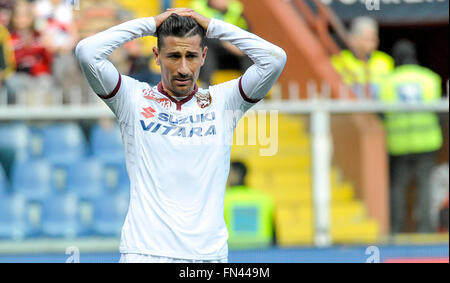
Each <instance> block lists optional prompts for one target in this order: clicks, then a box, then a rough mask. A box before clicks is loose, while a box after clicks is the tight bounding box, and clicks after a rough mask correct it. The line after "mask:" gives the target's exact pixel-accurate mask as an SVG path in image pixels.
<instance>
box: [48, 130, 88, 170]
mask: <svg viewBox="0 0 450 283" xmlns="http://www.w3.org/2000/svg"><path fill="white" fill-rule="evenodd" d="M42 142H43V144H42V149H43V150H42V153H43V156H44V158H46V159H48V160H49V161H50V162H51V163H52V164H53V165H55V166H57V167H59V166H61V167H67V166H68V165H70V164H71V163H73V162H75V161H77V160H80V159H81V158H83V157H84V156H85V154H86V139H85V137H84V134H83V132H82V130H81V128H80V126H79V125H77V124H76V123H61V124H53V125H50V126H46V127H44V128H43V129H42Z"/></svg>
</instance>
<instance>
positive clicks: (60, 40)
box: [0, 0, 251, 106]
mask: <svg viewBox="0 0 450 283" xmlns="http://www.w3.org/2000/svg"><path fill="white" fill-rule="evenodd" d="M119 2H120V1H115V0H101V1H100V0H84V1H82V2H81V1H71V0H0V90H1V92H0V104H20V105H28V106H30V105H42V104H45V105H50V104H69V103H70V104H80V103H89V102H92V101H93V100H95V99H96V97H95V95H92V93H91V89H90V88H89V87H88V85H87V82H86V80H85V79H84V78H83V76H82V74H81V70H80V68H79V66H78V63H77V62H76V60H75V56H74V49H75V46H76V44H77V42H78V41H79V40H80V39H82V38H84V37H87V36H89V35H92V34H94V33H97V32H100V31H102V30H105V29H107V28H109V27H111V26H113V25H117V24H119V23H121V22H124V21H126V20H131V19H133V18H135V17H136V16H135V15H133V14H132V13H131V12H129V11H128V10H125V9H123V7H122V6H121V5H120V4H119ZM166 2H167V3H166ZM164 4H165V5H166V6H167V5H170V4H171V3H170V1H164ZM76 5H81V6H78V7H75V6H76ZM80 7H81V8H80ZM191 7H192V8H194V9H196V10H197V11H198V12H200V13H203V14H205V15H207V16H209V17H215V18H220V19H223V20H226V21H228V22H231V23H233V24H235V25H238V26H240V27H242V28H247V22H246V20H245V19H244V17H243V15H242V14H243V5H242V4H241V3H240V1H237V0H212V1H206V0H195V1H192V2H191ZM144 45H145V44H144V43H143V40H135V41H132V42H129V43H127V44H125V45H124V46H123V48H120V49H118V50H116V51H115V52H114V53H113V54H112V55H111V56H110V58H109V59H110V60H111V61H112V62H113V63H114V65H115V66H116V67H117V68H118V69H119V71H120V72H121V73H122V74H127V75H130V76H131V77H134V78H136V79H138V80H140V81H144V82H148V83H150V84H151V85H154V84H157V83H158V82H159V80H160V75H159V69H158V68H157V67H154V68H152V53H151V49H148V48H146V47H145V46H144ZM208 45H209V46H210V48H209V56H208V59H207V62H206V64H205V67H204V68H203V69H202V73H201V76H200V80H201V82H203V83H204V84H205V85H209V84H210V81H211V74H213V72H214V70H216V69H218V68H230V67H231V68H235V69H238V70H241V71H245V69H246V68H247V67H249V66H250V64H251V62H250V60H249V59H248V57H247V56H245V55H244V54H243V53H242V52H240V51H239V50H238V49H237V48H233V46H232V45H231V44H222V43H220V42H217V41H210V42H209V43H208ZM147 49H148V50H147ZM149 50H150V51H149ZM224 64H225V65H224Z"/></svg>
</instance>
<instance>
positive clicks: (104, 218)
mask: <svg viewBox="0 0 450 283" xmlns="http://www.w3.org/2000/svg"><path fill="white" fill-rule="evenodd" d="M128 200H129V197H128V194H127V193H125V192H113V193H111V192H107V193H104V194H103V195H101V196H99V197H98V198H97V199H95V200H94V202H93V206H94V212H93V223H92V227H93V230H94V233H95V234H97V235H102V236H110V237H111V236H120V232H121V229H122V225H123V222H124V220H125V216H126V213H127V210H128Z"/></svg>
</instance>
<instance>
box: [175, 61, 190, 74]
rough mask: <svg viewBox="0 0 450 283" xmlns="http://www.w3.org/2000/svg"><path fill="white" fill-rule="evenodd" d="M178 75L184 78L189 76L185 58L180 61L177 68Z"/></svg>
mask: <svg viewBox="0 0 450 283" xmlns="http://www.w3.org/2000/svg"><path fill="white" fill-rule="evenodd" d="M178 73H179V74H180V75H184V76H187V75H188V74H189V68H188V64H187V61H186V59H185V58H182V59H181V62H180V65H179V66H178Z"/></svg>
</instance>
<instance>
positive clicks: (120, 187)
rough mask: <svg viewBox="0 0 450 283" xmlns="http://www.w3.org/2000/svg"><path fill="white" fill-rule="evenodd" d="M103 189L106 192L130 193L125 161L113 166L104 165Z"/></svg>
mask: <svg viewBox="0 0 450 283" xmlns="http://www.w3.org/2000/svg"><path fill="white" fill-rule="evenodd" d="M104 178H105V189H107V190H108V191H123V192H128V193H129V191H130V180H129V178H128V173H127V168H126V163H125V161H124V162H122V163H119V164H115V165H111V164H110V165H104Z"/></svg>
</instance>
